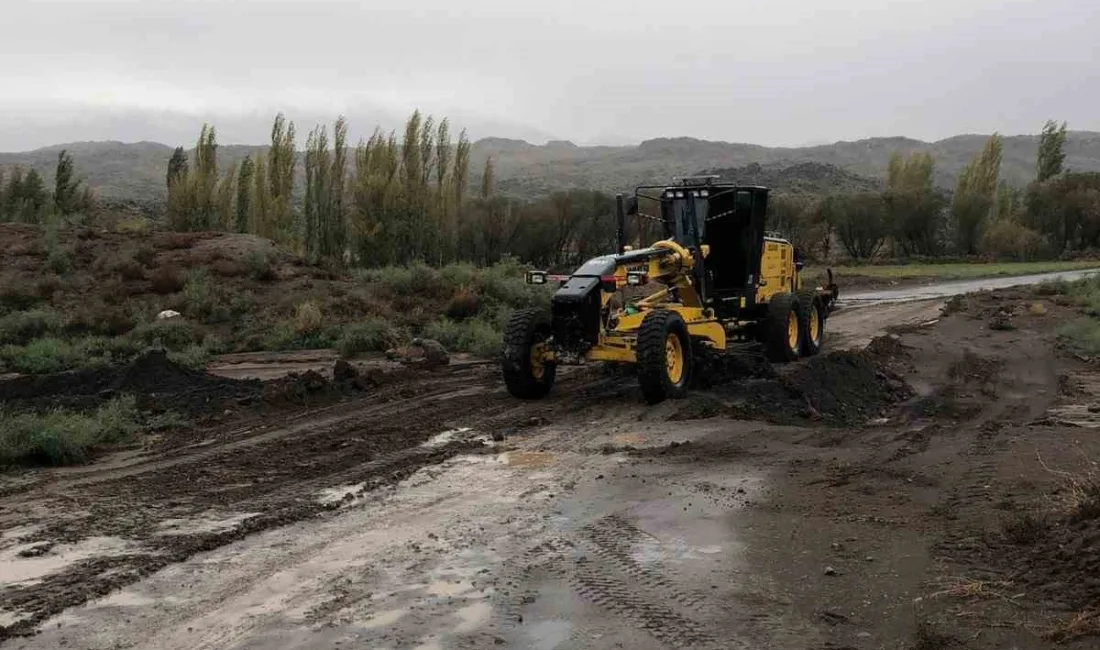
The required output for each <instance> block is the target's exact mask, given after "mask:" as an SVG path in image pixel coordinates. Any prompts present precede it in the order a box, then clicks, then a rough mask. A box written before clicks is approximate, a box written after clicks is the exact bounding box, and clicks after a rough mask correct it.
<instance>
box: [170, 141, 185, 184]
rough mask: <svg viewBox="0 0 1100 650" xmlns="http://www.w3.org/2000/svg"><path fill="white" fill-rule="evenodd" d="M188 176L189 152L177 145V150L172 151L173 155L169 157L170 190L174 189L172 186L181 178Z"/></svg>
mask: <svg viewBox="0 0 1100 650" xmlns="http://www.w3.org/2000/svg"><path fill="white" fill-rule="evenodd" d="M186 176H187V152H186V151H184V149H183V147H176V150H175V151H173V152H172V157H171V158H169V159H168V174H167V181H168V190H169V191H171V190H172V186H173V185H174V184H176V183H177V182H179V181H180V180H181V179H183V178H185V177H186Z"/></svg>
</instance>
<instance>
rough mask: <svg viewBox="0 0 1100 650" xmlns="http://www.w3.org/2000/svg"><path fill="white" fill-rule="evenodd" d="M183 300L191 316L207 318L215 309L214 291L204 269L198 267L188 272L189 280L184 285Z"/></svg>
mask: <svg viewBox="0 0 1100 650" xmlns="http://www.w3.org/2000/svg"><path fill="white" fill-rule="evenodd" d="M183 300H184V304H185V306H186V307H185V308H186V309H187V311H188V312H189V314H188V315H190V316H201V317H203V318H205V317H207V316H209V315H210V313H211V312H213V311H214V292H213V290H212V289H211V287H210V278H209V276H207V274H206V271H205V270H204V269H196V270H194V271H192V272H191V273H190V274H188V276H187V282H185V283H184V285H183Z"/></svg>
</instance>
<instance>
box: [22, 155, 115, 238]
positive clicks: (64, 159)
mask: <svg viewBox="0 0 1100 650" xmlns="http://www.w3.org/2000/svg"><path fill="white" fill-rule="evenodd" d="M94 206H95V194H94V193H93V192H92V190H91V189H90V188H89V187H88V186H87V185H85V184H84V183H83V181H81V180H80V179H78V178H77V177H76V172H75V168H74V166H73V157H72V155H71V154H69V152H68V151H66V150H62V151H61V152H60V153H58V154H57V168H56V171H55V173H54V186H53V189H52V190H51V189H50V188H49V187H48V186H47V185H46V182H45V180H44V179H43V178H42V175H41V174H39V173H38V170H36V169H31V170H29V171H24V170H23V168H21V167H14V168H12V169H11V170H10V171H9V172H7V173H6V174H5V173H4V170H3V169H0V222H18V223H31V224H48V223H52V222H56V220H57V219H58V218H62V219H66V220H70V221H71V220H76V219H78V218H80V217H83V216H84V215H85V214H86V213H87V212H88V211H90V210H91V209H92V208H93V207H94Z"/></svg>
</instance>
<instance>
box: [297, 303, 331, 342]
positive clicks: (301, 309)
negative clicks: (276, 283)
mask: <svg viewBox="0 0 1100 650" xmlns="http://www.w3.org/2000/svg"><path fill="white" fill-rule="evenodd" d="M324 324H325V317H324V314H322V313H321V307H320V306H319V305H318V304H317V303H316V302H314V301H312V300H307V301H305V302H303V303H300V304H299V305H298V306H297V307H295V308H294V331H295V332H297V333H298V334H311V333H314V332H317V331H320V329H321V327H322V326H323V325H324Z"/></svg>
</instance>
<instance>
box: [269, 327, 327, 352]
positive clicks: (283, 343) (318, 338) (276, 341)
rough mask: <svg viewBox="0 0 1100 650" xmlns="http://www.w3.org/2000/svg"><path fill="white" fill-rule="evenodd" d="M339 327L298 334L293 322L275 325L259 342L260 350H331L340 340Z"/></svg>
mask: <svg viewBox="0 0 1100 650" xmlns="http://www.w3.org/2000/svg"><path fill="white" fill-rule="evenodd" d="M341 334H342V332H341V330H340V328H339V327H330V328H325V329H321V330H317V331H314V332H299V331H298V330H297V329H296V328H295V326H294V322H293V321H283V322H281V323H276V324H275V325H274V326H273V327H272V328H271V329H270V330H269V331H268V332H267V334H266V335H265V336H264V337H263V339H261V340H260V349H261V350H267V351H269V352H282V351H286V350H320V349H325V348H333V347H335V346H336V343H337V342H338V341H339V340H340V336H341Z"/></svg>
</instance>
